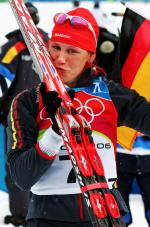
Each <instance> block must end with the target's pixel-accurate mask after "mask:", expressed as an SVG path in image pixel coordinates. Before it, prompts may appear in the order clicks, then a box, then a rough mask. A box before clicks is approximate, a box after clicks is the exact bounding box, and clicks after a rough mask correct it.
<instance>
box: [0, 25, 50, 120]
mask: <svg viewBox="0 0 150 227" xmlns="http://www.w3.org/2000/svg"><path fill="white" fill-rule="evenodd" d="M38 29H39V32H40V34H41V36H42V38H43V40H44V41H45V43H47V42H48V34H47V33H46V32H45V31H43V30H42V29H40V28H38ZM6 38H7V39H8V42H6V43H5V44H4V45H3V46H2V47H1V53H0V87H1V90H2V96H1V97H0V107H1V108H0V109H1V110H0V111H1V116H4V117H5V119H6V117H7V114H8V112H9V109H10V105H11V102H12V100H13V98H14V97H15V95H17V94H18V93H19V92H21V91H22V90H24V89H27V88H32V87H36V86H37V85H38V84H39V83H40V79H39V76H38V75H37V73H36V70H35V66H34V64H33V61H32V59H31V56H30V54H29V51H28V48H27V47H26V44H25V42H24V39H23V37H22V34H21V31H20V30H15V31H13V32H10V33H9V34H7V35H6ZM6 78H7V79H6ZM3 120H4V119H3V118H2V119H1V121H3Z"/></svg>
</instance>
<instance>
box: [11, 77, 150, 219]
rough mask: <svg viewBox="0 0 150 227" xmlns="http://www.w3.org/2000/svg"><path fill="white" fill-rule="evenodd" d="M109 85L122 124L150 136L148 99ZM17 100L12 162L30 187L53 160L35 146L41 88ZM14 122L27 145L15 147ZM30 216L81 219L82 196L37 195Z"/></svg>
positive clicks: (20, 182)
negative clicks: (44, 156)
mask: <svg viewBox="0 0 150 227" xmlns="http://www.w3.org/2000/svg"><path fill="white" fill-rule="evenodd" d="M107 84H108V88H109V92H110V96H111V98H112V101H113V103H114V105H115V107H116V110H117V112H118V124H119V125H123V124H124V125H126V126H129V127H133V128H134V129H136V130H139V131H141V132H143V133H145V134H147V135H150V104H149V103H148V102H147V101H146V99H145V98H143V97H141V96H139V95H138V94H137V93H136V92H135V91H133V90H129V89H127V88H124V87H122V86H121V85H119V84H115V83H114V82H113V81H107ZM15 101H16V103H15V105H14V113H15V116H16V121H14V122H11V120H12V119H11V113H10V115H9V118H8V164H9V167H10V171H11V174H12V178H13V181H14V182H15V183H16V184H17V185H18V186H19V187H20V188H22V189H23V190H26V189H30V188H31V187H32V186H33V185H34V184H35V182H37V181H38V180H39V178H40V177H41V176H42V175H43V173H44V172H45V171H46V170H47V169H48V168H49V166H50V165H51V163H52V161H50V160H46V159H44V158H42V157H41V156H40V155H39V154H38V153H37V151H36V149H35V144H36V141H37V134H38V127H37V122H36V120H35V119H36V117H37V114H38V89H32V90H31V91H30V92H29V91H25V92H23V93H22V94H21V95H18V96H17V98H16V99H15ZM12 123H13V124H12ZM11 125H13V127H15V128H16V133H17V138H18V141H19V143H20V142H21V143H22V144H23V149H19V147H17V148H16V149H15V150H11V147H12V144H13V143H14V142H17V141H14V140H13V134H12V128H11ZM108 165H109V163H108ZM56 204H57V205H56ZM83 213H84V217H85V219H84V220H89V215H88V213H87V210H86V207H85V205H84V203H83ZM30 218H46V219H52V220H62V221H71V222H73V221H77V222H78V221H81V217H80V209H79V206H78V195H63V196H62V195H51V196H49V195H46V196H39V195H38V196H37V195H33V197H32V199H31V202H30V206H29V212H28V219H30Z"/></svg>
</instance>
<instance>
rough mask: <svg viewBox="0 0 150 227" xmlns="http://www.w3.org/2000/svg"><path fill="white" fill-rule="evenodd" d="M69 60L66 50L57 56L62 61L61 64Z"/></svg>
mask: <svg viewBox="0 0 150 227" xmlns="http://www.w3.org/2000/svg"><path fill="white" fill-rule="evenodd" d="M66 60H67V56H66V54H65V53H64V52H59V54H58V56H57V61H58V62H59V63H60V64H63V63H65V62H66Z"/></svg>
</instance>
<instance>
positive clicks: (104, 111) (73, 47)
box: [8, 8, 150, 227]
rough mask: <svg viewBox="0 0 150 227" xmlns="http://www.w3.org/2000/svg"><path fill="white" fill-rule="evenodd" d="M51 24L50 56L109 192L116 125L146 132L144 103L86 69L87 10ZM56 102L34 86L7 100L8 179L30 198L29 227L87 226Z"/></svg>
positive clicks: (89, 51)
mask: <svg viewBox="0 0 150 227" xmlns="http://www.w3.org/2000/svg"><path fill="white" fill-rule="evenodd" d="M54 23H55V24H54V28H53V31H52V37H51V40H50V43H49V52H50V55H51V59H52V61H53V63H54V65H55V67H56V69H57V71H58V72H59V74H60V77H61V79H62V81H63V82H64V84H65V85H66V88H67V89H68V90H72V89H73V90H74V91H75V94H74V95H75V97H74V99H73V103H74V105H75V107H76V109H77V110H78V111H79V113H81V114H82V115H83V116H84V117H85V118H86V119H87V121H88V122H90V124H91V126H92V129H93V138H94V142H95V145H96V148H97V151H98V153H99V155H100V156H101V159H102V162H103V165H104V170H105V176H106V179H107V181H108V184H109V187H110V189H112V188H113V187H114V185H115V181H116V178H117V176H116V163H115V147H116V128H117V124H124V125H127V126H129V127H133V128H135V129H136V130H140V131H141V132H143V133H147V134H148V135H150V105H149V104H148V103H147V101H146V100H145V98H143V97H141V96H139V95H138V94H137V93H136V92H135V91H132V90H129V89H126V88H123V87H121V86H120V85H119V84H115V83H114V82H113V81H107V79H106V77H105V76H103V75H102V73H99V72H98V70H97V69H96V67H95V66H93V62H94V59H95V52H96V44H97V38H98V31H99V27H98V24H97V22H96V20H95V18H94V17H93V15H92V14H91V13H90V11H89V10H87V9H84V8H77V9H75V10H72V11H70V12H68V13H67V14H57V15H56V16H55V17H54ZM72 93H73V92H72ZM71 96H73V95H71ZM72 98H73V97H72ZM60 103H61V98H60V97H58V94H57V92H54V91H52V92H46V87H45V85H44V84H43V83H42V84H41V85H40V86H38V87H37V89H33V90H31V91H24V92H23V93H22V94H19V95H18V96H17V97H16V98H15V99H14V101H13V103H12V108H11V111H10V115H9V118H8V163H9V166H10V170H11V174H12V178H13V180H14V182H15V183H16V184H17V185H18V186H19V187H20V188H22V189H24V190H26V189H29V188H31V191H32V193H33V196H32V199H31V202H30V206H29V211H28V216H27V219H28V221H29V226H30V227H37V226H38V227H51V226H61V227H63V226H65V227H67V226H69V227H71V226H78V227H80V226H81V227H90V226H92V224H91V221H90V218H89V215H88V212H87V210H86V207H85V204H84V201H82V198H81V194H80V190H79V185H78V183H77V182H76V178H75V177H74V175H73V173H72V165H71V162H70V160H69V158H68V155H67V151H66V149H65V146H64V145H63V140H62V138H61V136H60V135H59V134H58V131H59V130H58V125H57V123H56V121H55V116H54V115H55V113H56V110H57V108H58V106H60ZM49 117H50V118H49Z"/></svg>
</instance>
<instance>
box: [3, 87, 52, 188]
mask: <svg viewBox="0 0 150 227" xmlns="http://www.w3.org/2000/svg"><path fill="white" fill-rule="evenodd" d="M32 91H33V92H34V95H33V94H32V92H31V93H30V92H29V91H24V92H22V93H20V94H18V95H17V96H16V97H15V99H14V100H13V102H12V106H11V110H10V113H9V116H8V127H7V142H8V144H7V154H8V155H7V161H8V165H9V168H10V173H11V177H12V180H13V182H15V184H16V185H18V186H19V187H20V188H21V189H23V190H27V189H30V188H31V186H33V184H35V183H36V182H37V181H38V180H39V178H40V177H41V176H42V175H43V173H44V172H45V171H46V170H47V169H48V168H49V167H50V165H51V164H52V161H51V160H46V159H44V158H43V157H41V156H40V155H39V153H38V152H37V151H36V148H35V145H36V142H37V136H38V127H37V122H36V120H35V119H36V113H37V106H35V104H36V100H35V97H34V96H35V89H33V90H32ZM33 97H34V98H33Z"/></svg>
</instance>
